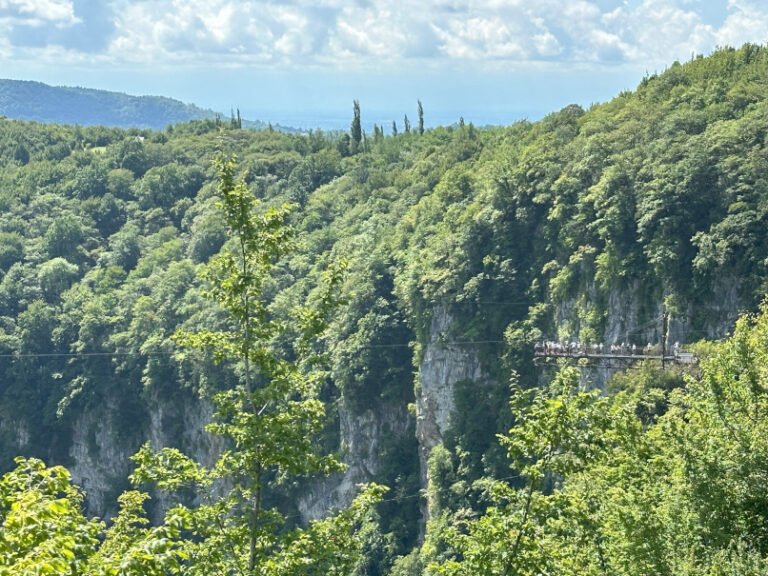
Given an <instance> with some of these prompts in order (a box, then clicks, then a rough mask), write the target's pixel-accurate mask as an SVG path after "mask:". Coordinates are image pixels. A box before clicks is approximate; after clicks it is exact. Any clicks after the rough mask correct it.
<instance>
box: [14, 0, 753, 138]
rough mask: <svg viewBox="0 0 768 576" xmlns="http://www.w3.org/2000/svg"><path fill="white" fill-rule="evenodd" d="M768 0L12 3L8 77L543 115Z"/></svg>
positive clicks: (437, 117)
mask: <svg viewBox="0 0 768 576" xmlns="http://www.w3.org/2000/svg"><path fill="white" fill-rule="evenodd" d="M766 41H768V1H766V0H484V1H483V0H284V1H232V0H0V77H3V78H12V79H18V80H37V81H41V82H45V83H48V84H54V85H66V86H84V87H89V88H100V89H106V90H117V91H121V92H127V93H129V94H134V95H145V94H152V95H162V96H169V97H173V98H177V99H179V100H182V101H184V102H192V103H195V104H197V105H199V106H203V107H205V108H211V109H214V110H216V111H221V112H224V113H229V111H230V109H232V108H239V109H240V110H241V112H242V114H243V116H244V117H246V118H249V119H262V120H268V121H272V122H276V123H277V122H279V123H282V124H285V125H292V126H297V127H304V128H309V127H321V128H333V127H336V128H343V127H345V126H348V125H349V120H350V118H351V116H352V101H353V100H355V99H357V100H359V101H360V106H361V110H362V117H363V120H364V121H366V122H367V123H368V124H370V123H371V122H374V121H375V122H379V123H385V122H386V123H387V126H389V125H391V121H392V120H393V119H394V120H397V121H398V123H400V122H401V121H402V116H403V114H408V115H409V117H410V118H411V119H412V120H413V118H414V117H415V116H416V101H417V100H421V101H422V103H423V106H424V115H425V121H426V123H427V125H437V124H450V123H452V122H455V121H456V120H457V119H458V118H459V117H460V116H461V117H464V118H465V119H466V121H472V122H474V123H476V124H478V125H484V124H508V123H511V122H514V121H515V120H518V119H520V118H529V119H537V118H540V117H542V116H543V115H545V114H547V113H548V112H552V111H555V110H559V109H560V108H562V107H564V106H566V105H568V104H572V103H576V104H581V105H582V106H585V107H587V106H589V105H591V104H593V103H596V102H603V101H607V100H609V99H611V98H612V97H613V96H615V95H616V94H618V93H619V92H620V91H622V90H631V89H634V88H635V87H636V86H637V84H638V83H639V82H640V80H641V79H642V77H643V76H644V75H646V74H648V73H654V72H661V71H663V70H664V69H665V68H666V67H667V66H669V65H670V64H671V63H672V62H674V61H675V60H679V61H681V62H682V61H686V60H688V59H690V58H691V57H692V56H693V55H696V54H705V55H706V54H709V53H711V52H712V51H713V50H715V49H716V48H717V47H721V46H739V45H741V44H743V43H745V42H754V43H759V44H764V43H766Z"/></svg>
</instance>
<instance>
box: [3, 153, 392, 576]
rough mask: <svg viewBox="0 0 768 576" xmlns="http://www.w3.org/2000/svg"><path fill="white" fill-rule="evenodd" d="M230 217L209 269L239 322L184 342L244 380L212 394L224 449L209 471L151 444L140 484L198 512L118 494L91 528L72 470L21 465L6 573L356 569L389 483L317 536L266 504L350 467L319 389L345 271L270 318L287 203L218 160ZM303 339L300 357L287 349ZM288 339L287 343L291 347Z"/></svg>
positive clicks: (215, 294) (6, 504) (8, 479)
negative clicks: (276, 487) (150, 512)
mask: <svg viewBox="0 0 768 576" xmlns="http://www.w3.org/2000/svg"><path fill="white" fill-rule="evenodd" d="M218 168H219V175H220V186H219V193H220V209H221V210H222V212H223V214H224V217H225V220H226V223H227V227H228V231H229V234H230V242H229V244H227V245H226V246H225V247H224V248H223V249H222V251H221V252H220V253H219V254H218V255H216V256H215V257H213V258H212V259H211V261H210V263H209V265H208V266H207V267H206V269H205V279H206V280H207V282H208V285H209V288H208V295H209V296H210V298H211V299H212V300H213V302H214V303H215V304H216V305H218V306H219V307H220V308H221V309H222V310H223V312H225V313H226V315H227V317H228V322H227V323H226V328H225V329H223V330H203V331H198V332H193V333H179V334H178V335H177V340H178V341H179V342H180V343H181V344H183V345H184V346H187V347H190V348H194V349H201V350H204V351H205V352H206V353H209V354H211V355H212V356H213V358H214V359H215V360H216V361H217V362H226V363H227V364H228V365H229V366H230V367H231V368H232V369H233V370H234V371H235V373H236V374H237V375H238V376H239V378H238V379H237V381H238V383H237V385H236V386H234V387H231V388H227V389H223V390H221V391H219V392H217V393H215V394H214V395H213V396H212V398H211V401H212V402H213V405H214V407H215V421H214V422H213V423H212V424H210V425H209V427H208V430H209V432H210V433H212V434H214V435H217V436H219V437H220V438H222V440H223V446H224V449H223V451H222V453H221V455H220V456H219V458H218V459H217V461H216V462H215V463H214V465H213V466H210V467H206V466H204V465H202V464H200V463H198V462H196V461H194V460H193V459H191V458H189V457H187V456H185V455H184V454H182V453H181V452H179V451H178V450H176V449H174V448H163V449H161V450H159V451H154V450H153V449H152V448H151V447H150V446H149V445H148V444H147V445H145V446H143V447H142V448H141V449H140V450H139V452H138V453H137V454H136V455H135V456H134V457H133V459H134V460H135V462H136V463H137V468H136V470H135V472H134V474H133V475H132V478H131V480H132V481H133V482H134V484H136V485H137V486H141V485H145V484H153V485H154V486H155V487H156V488H158V489H159V490H161V491H163V492H165V493H167V495H168V496H169V497H171V498H172V497H173V495H174V494H176V493H182V494H184V495H185V498H179V501H181V500H184V501H186V502H189V501H190V496H193V497H192V498H191V500H192V501H194V502H195V504H193V505H189V504H181V503H179V504H177V505H174V506H172V507H171V508H170V509H169V510H168V512H167V513H166V515H165V518H164V521H163V522H162V523H160V525H158V526H152V525H150V523H149V520H148V519H147V516H146V514H145V512H144V508H143V505H144V503H145V501H146V500H147V499H148V498H149V496H148V495H147V494H146V493H143V492H140V491H136V490H132V491H128V492H125V493H124V494H123V495H122V496H121V497H120V499H119V501H120V506H121V508H120V512H119V513H118V515H117V517H116V518H115V520H114V521H113V523H112V525H111V526H110V527H109V528H108V529H106V530H105V529H104V524H103V523H102V522H100V521H97V520H87V519H86V518H85V517H84V516H83V514H82V511H81V508H82V499H83V497H82V493H81V492H80V491H79V490H78V489H77V488H76V487H74V486H72V484H71V483H70V478H69V474H68V473H67V471H66V470H65V469H63V468H61V467H53V468H46V467H45V466H44V465H43V463H42V462H40V461H38V460H24V459H19V460H18V461H17V464H18V467H17V469H16V470H14V471H13V472H11V473H9V474H6V475H5V476H4V477H3V478H2V480H0V520H2V524H0V575H5V574H8V575H11V574H13V575H14V576H15V575H26V574H30V575H31V574H44V573H56V574H64V573H67V574H69V573H72V574H85V575H89V576H90V575H93V576H112V575H114V576H117V575H118V574H119V575H121V576H123V575H136V576H138V575H158V576H164V575H167V574H185V575H193V576H194V575H201V576H202V575H209V574H240V575H255V574H270V575H273V574H274V575H289V574H296V575H298V574H318V575H320V574H323V575H325V574H349V573H350V572H351V571H352V569H353V567H354V565H355V563H356V562H357V561H358V559H359V556H360V552H361V548H362V545H363V543H362V536H360V535H359V529H360V528H361V527H362V525H363V524H364V523H365V522H366V519H367V517H368V514H369V513H370V511H371V508H372V506H373V504H374V503H375V502H376V501H378V499H379V497H380V495H381V493H382V491H383V489H382V488H380V487H377V486H371V487H368V488H366V489H365V490H364V491H363V492H362V494H361V495H360V496H359V497H358V498H357V499H356V500H355V502H353V503H352V505H351V506H350V507H349V508H348V509H346V510H344V511H342V512H341V513H339V514H337V515H336V516H333V517H331V518H327V519H325V520H321V521H316V522H312V523H310V525H309V526H308V527H306V528H293V529H291V527H290V526H289V525H288V523H287V520H286V518H285V517H284V516H283V515H282V514H281V513H280V512H279V511H278V510H276V509H274V508H268V507H266V506H265V505H264V498H263V494H264V490H265V488H266V484H267V476H268V475H269V476H270V477H271V478H273V479H276V481H278V482H279V481H283V480H285V479H288V478H292V477H295V476H296V475H305V476H306V475H312V474H328V473H330V472H333V471H336V470H339V469H340V468H341V464H340V463H339V462H338V461H337V460H336V459H335V458H334V457H332V456H327V455H323V454H321V453H320V452H319V451H318V449H317V445H318V443H317V436H318V433H319V432H320V431H321V428H322V426H323V424H324V415H325V413H324V405H323V403H322V402H321V401H320V400H319V399H318V397H317V393H318V387H319V385H320V383H321V381H322V380H323V378H324V372H323V371H322V370H321V369H320V360H321V356H320V354H318V352H317V350H316V346H315V342H316V340H317V338H318V336H319V335H320V334H321V333H322V332H323V331H324V329H325V326H326V323H327V317H328V315H329V314H330V312H331V311H332V310H334V309H335V307H336V305H337V300H336V298H335V296H334V295H335V294H336V293H337V292H338V284H339V282H340V279H341V275H342V271H343V266H336V267H334V268H332V269H331V270H330V271H329V272H328V274H327V276H326V278H325V282H324V284H323V286H322V288H320V289H319V290H318V292H317V294H316V297H315V298H314V300H313V303H312V305H311V306H303V307H299V308H297V309H296V310H294V312H293V314H292V316H291V318H290V319H288V320H279V319H275V318H272V317H271V316H270V314H269V311H268V308H267V303H266V302H265V297H264V287H265V284H266V282H267V279H268V276H269V273H270V270H271V269H272V267H273V266H274V264H275V263H276V261H277V260H278V259H279V258H280V257H281V256H283V255H285V254H286V252H287V251H288V250H289V249H290V245H291V233H290V229H289V227H288V226H287V218H288V216H289V214H290V206H287V205H286V206H279V207H275V208H269V209H262V208H261V207H260V206H259V201H258V199H257V198H256V197H255V196H254V195H253V194H252V193H251V192H250V191H249V190H248V188H247V186H246V185H245V183H244V182H243V181H236V179H235V164H234V162H233V161H231V160H222V161H220V162H219V163H218ZM287 341H292V342H294V344H293V345H292V346H291V348H290V349H288V350H286V349H285V342H287ZM281 343H282V344H281Z"/></svg>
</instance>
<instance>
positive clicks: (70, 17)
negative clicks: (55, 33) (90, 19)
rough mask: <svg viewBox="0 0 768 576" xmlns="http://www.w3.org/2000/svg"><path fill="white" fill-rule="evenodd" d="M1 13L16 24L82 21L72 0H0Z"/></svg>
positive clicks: (33, 24)
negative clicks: (77, 15)
mask: <svg viewBox="0 0 768 576" xmlns="http://www.w3.org/2000/svg"><path fill="white" fill-rule="evenodd" d="M0 14H2V15H3V19H6V20H7V21H10V22H12V23H14V24H26V25H31V26H41V25H43V24H45V23H54V24H56V25H59V26H67V25H72V24H76V23H77V22H79V21H80V19H79V18H77V17H76V16H75V7H74V5H73V3H72V2H71V1H70V0H0Z"/></svg>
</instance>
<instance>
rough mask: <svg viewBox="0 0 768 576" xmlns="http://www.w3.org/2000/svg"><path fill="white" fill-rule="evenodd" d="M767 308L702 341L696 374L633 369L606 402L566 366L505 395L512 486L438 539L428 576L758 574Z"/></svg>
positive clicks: (764, 562)
mask: <svg viewBox="0 0 768 576" xmlns="http://www.w3.org/2000/svg"><path fill="white" fill-rule="evenodd" d="M767 344H768V309H766V308H765V307H764V308H763V310H762V312H761V313H760V314H759V315H757V316H754V317H743V318H742V319H740V320H739V321H738V323H737V325H736V329H735V332H734V335H733V336H732V337H731V338H729V339H728V340H726V341H724V342H723V343H720V344H716V345H712V346H711V347H710V350H709V352H708V355H709V357H708V358H707V359H706V360H703V361H702V362H701V366H700V367H699V370H700V373H699V374H696V376H695V377H694V376H692V375H687V376H685V378H684V380H685V384H684V385H682V380H683V379H682V378H680V377H679V375H678V378H677V383H676V384H673V385H672V386H670V385H669V384H670V383H672V382H674V379H673V378H671V377H670V374H669V369H668V371H667V372H662V371H658V370H653V369H650V368H649V367H640V368H638V369H635V370H633V371H631V372H630V373H629V374H626V375H623V376H621V377H620V378H619V380H620V382H621V384H622V389H621V390H620V391H619V392H618V393H614V394H612V395H611V396H601V395H599V394H597V393H589V392H584V391H581V390H580V389H579V378H578V373H577V372H576V370H575V369H573V368H566V369H564V370H563V371H562V372H561V373H560V374H559V375H558V376H557V377H556V378H555V380H554V382H553V384H551V385H550V386H549V387H546V388H544V389H541V390H536V391H535V392H525V391H522V390H515V391H514V393H513V400H512V406H513V410H514V413H515V417H516V421H517V423H516V425H515V427H514V428H512V429H511V430H510V432H509V434H508V435H507V436H504V437H503V438H502V439H501V441H502V444H503V445H504V446H505V448H506V449H507V451H508V454H509V456H510V458H511V460H512V462H514V465H515V468H516V469H517V470H519V472H520V474H521V478H522V479H523V480H524V483H523V485H522V487H512V486H510V485H508V484H507V483H505V482H500V481H489V482H488V484H487V488H488V494H489V497H490V503H491V505H490V506H489V507H488V508H487V510H486V512H485V513H484V514H483V515H482V516H481V517H479V518H477V519H470V520H466V519H464V520H459V521H458V522H457V525H456V526H455V527H452V528H449V529H447V530H446V531H445V534H446V536H445V541H446V542H447V544H448V545H449V546H450V547H451V548H452V550H453V557H452V559H450V560H449V561H446V562H441V563H439V564H438V563H433V564H432V565H431V566H430V568H429V573H431V574H447V575H468V574H472V575H477V574H510V575H511V574H515V575H520V576H522V575H530V576H533V575H537V574H563V575H573V576H577V575H579V576H581V575H584V574H594V575H600V574H612V575H622V576H642V575H646V574H660V575H669V576H672V575H675V576H677V575H690V576H705V575H706V576H722V575H725V574H739V575H752V576H757V575H758V574H765V573H766V570H768V530H766V526H767V525H768V497H767V496H766V494H767V493H768V492H766V481H765V478H766V474H767V473H768V466H766V462H768V440H766V439H767V438H768V374H766V371H765V368H764V367H765V366H766V362H768V346H767Z"/></svg>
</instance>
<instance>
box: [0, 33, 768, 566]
mask: <svg viewBox="0 0 768 576" xmlns="http://www.w3.org/2000/svg"><path fill="white" fill-rule="evenodd" d="M766 79H768V49H766V48H764V47H761V46H755V45H746V46H744V47H742V48H740V49H730V48H729V49H721V50H719V51H717V52H716V53H714V54H713V55H712V56H710V57H707V58H701V57H698V58H694V59H692V60H691V61H690V62H687V63H684V64H680V63H675V64H673V65H672V66H671V67H670V68H669V69H667V70H666V71H665V72H663V73H661V74H658V75H652V76H647V77H646V78H644V79H642V81H641V82H640V84H639V86H638V88H637V89H636V90H635V91H634V92H626V93H622V94H620V95H619V96H618V97H616V98H615V99H614V100H612V101H610V102H608V103H605V104H599V105H594V106H592V107H591V108H590V109H588V110H584V109H582V108H580V107H578V106H569V107H567V108H565V109H563V110H561V111H559V112H555V113H552V114H550V115H549V116H547V117H545V118H544V119H543V120H541V121H538V122H527V121H522V122H518V123H516V124H514V125H512V126H508V127H484V128H477V127H475V126H473V125H472V124H466V123H465V122H464V121H463V120H459V121H458V122H457V123H456V124H455V125H453V126H449V127H441V128H434V129H429V130H424V127H423V115H424V114H425V113H426V114H428V113H429V110H428V107H427V109H426V110H424V109H423V108H422V106H421V103H418V107H417V105H416V103H414V104H415V105H414V111H412V114H413V113H415V114H413V117H415V118H417V122H414V125H413V126H411V125H410V124H409V123H408V124H406V123H402V125H400V126H399V128H400V129H399V130H392V131H391V133H390V131H389V130H388V134H386V135H385V132H384V130H383V129H382V128H380V127H378V126H377V127H376V128H375V130H374V132H373V134H365V133H363V131H362V130H361V127H360V126H361V124H360V115H361V114H363V115H364V113H365V109H364V103H363V106H362V109H361V105H360V104H359V103H358V102H355V103H354V107H353V110H352V115H351V130H350V131H349V133H322V132H310V133H308V134H286V133H281V132H278V131H274V130H262V131H255V130H246V129H241V128H240V127H239V125H238V123H230V122H223V123H222V122H217V121H215V120H211V119H208V120H205V119H203V120H196V121H192V122H188V123H181V124H176V125H174V126H170V127H168V128H166V129H164V130H162V131H150V130H138V129H134V130H121V129H116V128H104V127H72V126H63V125H42V124H37V123H33V122H19V121H12V120H3V121H1V122H0V207H2V210H0V467H1V468H2V470H3V471H4V472H6V474H5V476H3V478H2V480H0V518H2V525H1V526H0V574H38V573H61V574H70V573H71V574H167V573H179V574H211V573H220V574H230V573H248V574H350V573H352V574H359V575H363V574H366V575H378V574H382V575H383V574H393V575H398V576H405V575H416V574H518V575H527V574H530V575H534V574H550V573H551V574H574V575H576V574H578V575H583V574H626V575H630V574H632V575H634V574H637V575H643V574H690V575H712V576H714V575H725V574H745V575H749V574H764V573H765V571H766V568H768V534H766V533H765V526H766V525H768V524H767V523H766V515H767V514H768V499H767V498H766V494H768V491H767V490H766V478H768V468H766V461H768V445H766V440H765V439H766V438H768V435H766V433H765V431H764V430H763V427H764V426H768V419H766V417H765V412H764V409H765V407H766V403H767V402H768V381H767V380H766V379H767V378H768V375H766V373H765V369H764V366H765V363H766V361H767V359H766V358H765V356H766V353H768V310H765V309H761V302H762V300H763V298H764V297H765V294H766V291H767V289H768V286H767V282H768V226H766V224H767V222H766V221H767V220H768V186H767V184H768V180H767V179H766V174H768V170H766V168H768V151H767V150H766V147H765V139H766V133H767V128H768V101H767V100H766V96H767V95H768V80H766ZM405 112H408V111H405ZM393 124H394V125H395V126H397V124H396V123H393ZM750 314H751V315H750ZM739 316H741V319H740V320H738V321H737V318H739ZM662 317H663V318H664V319H665V321H664V322H662V321H660V319H661V318H662ZM545 339H556V340H564V341H578V342H582V343H606V344H611V343H628V344H635V345H637V346H645V345H646V344H647V343H658V342H659V341H660V340H661V339H666V340H669V341H670V342H671V341H679V342H681V343H683V345H685V346H688V347H691V349H694V350H695V352H696V355H697V357H698V358H699V359H700V362H699V363H698V364H696V365H691V366H678V365H674V364H671V365H667V366H664V367H662V366H660V365H658V363H656V364H654V363H651V362H646V363H641V362H638V363H635V364H633V365H632V366H631V367H630V368H629V369H628V370H624V371H619V370H615V369H614V370H609V371H607V372H606V371H605V370H603V371H600V370H595V369H594V368H590V367H589V366H585V365H583V364H582V363H579V362H577V361H574V360H567V359H566V360H561V361H559V362H556V361H551V362H545V363H538V364H537V363H536V362H535V361H534V346H535V345H536V343H537V342H540V341H542V340H545ZM715 341H716V342H715ZM209 422H211V423H212V424H211V425H208V426H206V424H208V423H209ZM17 457H21V458H17ZM43 461H44V462H45V464H43ZM47 466H51V467H47ZM62 466H63V467H66V468H68V469H69V470H71V475H70V472H67V470H66V468H63V467H62ZM357 483H366V484H367V488H362V487H361V488H360V489H359V490H358V489H357V488H356V487H355V485H356V484H357ZM81 489H82V490H83V491H84V494H83V492H82V491H81ZM356 494H360V496H359V497H358V498H357V499H354V497H355V495H356ZM93 515H99V516H101V517H102V518H104V520H99V519H94V518H92V516H93Z"/></svg>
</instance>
